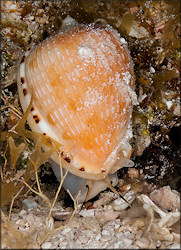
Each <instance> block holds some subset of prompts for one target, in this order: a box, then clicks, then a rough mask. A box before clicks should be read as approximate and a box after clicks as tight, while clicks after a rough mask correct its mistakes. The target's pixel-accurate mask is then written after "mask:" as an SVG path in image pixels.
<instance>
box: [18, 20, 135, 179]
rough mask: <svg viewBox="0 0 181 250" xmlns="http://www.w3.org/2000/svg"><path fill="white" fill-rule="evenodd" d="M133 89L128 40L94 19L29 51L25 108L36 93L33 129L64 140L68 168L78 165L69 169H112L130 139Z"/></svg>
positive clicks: (22, 88)
mask: <svg viewBox="0 0 181 250" xmlns="http://www.w3.org/2000/svg"><path fill="white" fill-rule="evenodd" d="M133 88H134V75H133V65H132V61H131V58H130V55H129V52H128V49H127V47H126V44H125V41H124V39H122V38H121V37H120V36H119V34H118V33H117V32H116V31H115V30H114V29H113V28H111V27H104V28H103V27H101V26H96V25H93V24H92V25H87V26H85V25H82V26H80V27H76V28H73V29H70V30H68V31H65V32H59V33H58V34H55V35H53V36H51V37H49V38H48V39H46V40H44V41H43V42H42V43H41V44H40V45H38V46H36V47H35V48H34V49H33V50H32V51H31V52H30V53H29V52H28V53H26V55H25V57H24V58H23V60H22V63H21V65H20V70H19V80H18V89H19V96H20V101H21V104H22V108H23V110H24V111H25V110H26V108H27V106H28V104H29V103H30V98H31V95H32V92H33V106H32V109H31V114H30V115H29V117H28V122H29V124H30V127H31V129H32V130H34V131H37V132H41V133H46V134H47V135H49V136H50V137H52V138H53V139H55V140H57V141H58V142H60V143H61V144H62V145H63V153H62V156H65V155H66V156H67V155H68V156H67V159H66V158H65V157H64V159H65V160H67V164H65V168H66V167H67V166H68V165H69V164H72V165H71V168H70V169H69V171H70V172H72V173H73V174H76V175H78V176H81V177H84V178H87V179H103V178H104V177H105V176H106V175H107V174H108V173H109V172H111V169H112V168H113V166H114V164H115V162H116V160H117V156H118V154H119V152H120V151H121V150H122V146H123V148H124V145H123V144H124V143H123V141H124V142H125V143H127V142H126V141H127V139H125V137H126V136H127V131H128V125H129V122H130V117H131V112H132V94H133ZM127 157H129V156H127ZM120 167H122V166H120ZM113 172H114V171H113Z"/></svg>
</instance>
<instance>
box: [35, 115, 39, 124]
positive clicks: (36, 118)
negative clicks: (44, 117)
mask: <svg viewBox="0 0 181 250" xmlns="http://www.w3.org/2000/svg"><path fill="white" fill-rule="evenodd" d="M33 118H34V120H35V122H36V123H39V122H40V119H39V118H38V116H37V115H34V116H33Z"/></svg>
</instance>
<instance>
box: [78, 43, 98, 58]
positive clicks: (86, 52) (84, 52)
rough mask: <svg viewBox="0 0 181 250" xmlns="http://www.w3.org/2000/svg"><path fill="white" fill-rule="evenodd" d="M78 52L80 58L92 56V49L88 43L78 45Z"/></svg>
mask: <svg viewBox="0 0 181 250" xmlns="http://www.w3.org/2000/svg"><path fill="white" fill-rule="evenodd" d="M78 54H79V55H80V57H81V58H82V59H91V58H93V57H94V51H93V49H92V48H91V47H90V46H89V45H82V46H80V47H78Z"/></svg>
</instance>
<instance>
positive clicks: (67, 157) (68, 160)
mask: <svg viewBox="0 0 181 250" xmlns="http://www.w3.org/2000/svg"><path fill="white" fill-rule="evenodd" d="M61 156H62V157H63V159H64V160H65V161H66V162H68V163H70V162H71V159H70V157H69V156H67V155H65V153H64V152H62V153H61Z"/></svg>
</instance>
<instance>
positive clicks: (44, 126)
mask: <svg viewBox="0 0 181 250" xmlns="http://www.w3.org/2000/svg"><path fill="white" fill-rule="evenodd" d="M116 34H117V33H116ZM79 52H80V55H81V56H83V58H85V59H87V57H88V58H89V57H92V55H93V52H92V50H91V48H87V47H86V48H81V50H79ZM28 54H29V51H28V52H26V54H25V59H24V62H22V63H21V65H20V68H19V74H18V90H19V96H20V100H21V104H22V108H23V111H24V112H25V111H26V109H27V107H28V105H29V103H30V99H31V93H30V90H28V86H27V83H26V81H24V83H23V84H22V83H21V78H23V77H24V78H25V61H26V57H27V56H28ZM24 89H26V90H27V91H28V92H27V94H26V95H24V94H23V91H24ZM33 107H34V110H33V111H32V112H31V114H29V116H28V119H27V120H28V123H29V125H30V127H31V128H33V130H34V131H36V132H39V133H46V134H47V135H48V136H50V137H52V138H53V139H54V140H56V141H59V139H58V137H57V136H56V134H55V133H53V131H52V130H51V128H50V126H49V124H48V123H47V122H46V121H45V120H44V119H43V117H42V115H41V113H40V112H39V110H38V109H37V108H36V106H35V105H34V104H33ZM35 114H36V115H38V116H39V117H40V122H39V123H38V124H35V121H34V119H33V115H35ZM125 130H127V128H125ZM121 145H122V143H120V144H119V145H118V146H117V147H116V148H115V149H114V151H113V152H112V153H111V154H110V155H109V157H108V158H107V160H106V161H105V163H104V166H105V169H106V171H105V172H104V166H103V169H102V170H103V173H100V172H99V173H94V172H91V171H87V170H85V172H80V171H79V168H80V167H81V165H82V164H81V165H80V164H79V162H77V161H76V159H75V158H73V161H72V162H71V164H72V165H73V166H74V167H73V168H69V166H70V164H68V163H67V162H64V166H65V169H66V168H69V171H70V172H71V173H73V174H75V175H78V176H81V177H83V178H86V179H93V180H99V179H104V178H105V176H107V175H108V173H109V172H110V171H111V167H112V165H113V164H114V162H115V161H116V159H117V156H118V153H119V151H120V148H121ZM52 159H54V160H55V161H56V162H57V156H55V154H53V156H52ZM57 163H58V162H57ZM107 166H110V167H107ZM87 175H89V178H88V176H87Z"/></svg>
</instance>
